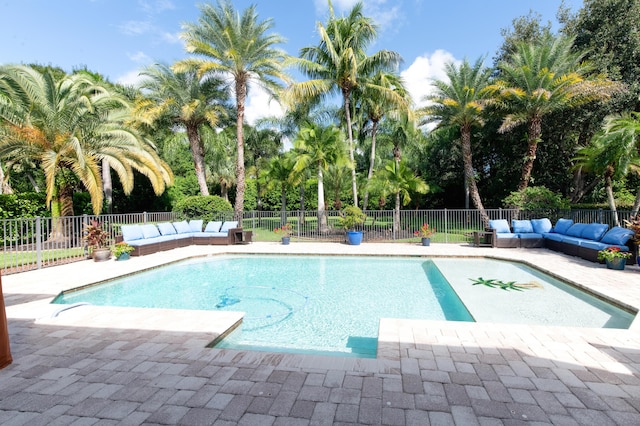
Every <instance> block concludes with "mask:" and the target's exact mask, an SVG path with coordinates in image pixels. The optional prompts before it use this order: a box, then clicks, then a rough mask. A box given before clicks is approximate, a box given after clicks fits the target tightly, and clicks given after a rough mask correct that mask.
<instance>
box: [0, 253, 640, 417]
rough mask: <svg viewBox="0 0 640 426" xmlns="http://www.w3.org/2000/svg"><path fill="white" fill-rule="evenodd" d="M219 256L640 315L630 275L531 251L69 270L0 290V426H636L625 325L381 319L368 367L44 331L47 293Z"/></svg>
mask: <svg viewBox="0 0 640 426" xmlns="http://www.w3.org/2000/svg"><path fill="white" fill-rule="evenodd" d="M231 251H235V252H269V253H274V252H283V253H287V252H290V253H301V252H305V253H349V254H373V253H375V254H381V253H393V254H406V255H457V256H480V255H486V256H492V257H509V258H513V259H520V260H523V261H527V262H530V263H533V264H537V265H544V268H545V269H547V270H548V271H549V272H551V273H554V274H555V275H558V276H561V277H564V278H566V279H569V280H572V281H574V282H576V283H579V284H580V285H582V286H585V287H588V288H590V289H591V290H592V291H594V292H596V293H598V294H601V295H604V296H607V297H610V298H613V299H615V300H618V301H619V302H620V303H621V304H623V305H625V306H628V307H630V308H632V309H637V308H638V306H640V270H639V269H638V267H637V266H633V267H630V268H627V270H625V271H609V270H606V269H605V268H604V266H602V265H598V264H593V263H590V262H586V261H582V260H580V259H576V258H571V257H567V256H563V255H560V254H556V253H552V252H549V251H546V250H544V249H530V250H525V249H491V248H488V249H484V248H472V247H466V246H459V245H437V244H434V245H432V246H431V247H421V246H417V245H411V244H363V245H362V246H359V247H351V246H344V245H340V244H303V243H292V244H291V245H290V246H280V245H277V244H275V243H254V244H251V245H249V246H237V247H189V248H184V249H179V250H173V251H170V252H164V253H158V254H154V255H150V256H145V257H143V258H136V259H132V260H131V261H128V262H118V264H117V265H116V264H115V262H104V263H101V264H95V263H93V262H90V261H86V262H79V263H77V264H71V265H64V266H59V267H54V268H48V269H44V270H40V271H33V272H27V273H21V274H14V275H9V276H5V277H3V287H4V291H5V299H6V303H7V316H8V320H9V332H10V338H11V349H12V354H13V358H14V363H13V364H12V365H10V366H9V367H7V368H5V369H4V370H0V424H2V425H22V424H25V425H30V426H32V425H93V424H100V425H109V424H113V425H139V424H185V425H208V424H216V425H235V424H243V425H316V424H318V425H320V424H345V425H346V424H387V425H405V424H406V425H503V424H504V425H518V424H525V423H526V424H538V425H543V424H554V425H638V424H640V376H639V374H638V368H639V366H640V333H638V330H640V327H639V324H638V321H635V322H634V324H633V325H632V326H631V328H630V329H629V330H611V329H588V328H568V327H543V326H527V325H514V324H480V323H457V322H440V321H416V320H402V319H384V320H382V321H381V326H380V332H379V350H378V358H377V359H359V358H344V357H325V356H317V355H293V354H280V353H267V352H251V351H235V350H223V349H208V348H206V347H205V345H206V343H207V342H209V341H210V340H211V338H212V336H214V335H216V334H217V333H218V332H219V331H218V330H217V329H216V327H218V325H219V324H225V321H226V323H228V322H229V321H230V322H233V321H235V320H236V318H225V319H223V320H220V321H218V320H217V319H216V320H214V319H212V317H209V316H208V314H207V313H203V314H193V315H195V316H194V317H190V316H189V315H191V313H188V312H185V311H178V312H166V311H162V310H160V311H158V312H155V313H154V314H151V315H146V316H144V315H143V316H142V317H138V316H136V315H137V313H138V311H139V310H131V309H129V310H127V309H124V310H118V309H115V310H112V309H111V308H99V307H92V306H83V307H79V308H74V309H71V310H68V311H65V312H63V313H61V314H60V315H59V316H58V317H56V318H51V315H50V314H51V312H52V310H53V308H52V307H51V305H49V304H48V302H49V301H50V300H51V298H52V297H53V296H54V295H55V294H57V293H58V292H59V291H60V290H62V289H65V288H73V287H76V286H78V285H81V284H83V283H87V282H91V281H96V280H101V279H107V278H109V277H113V276H116V275H120V274H123V273H129V272H133V271H135V270H138V269H142V268H146V267H149V266H153V265H157V264H162V263H164V262H167V261H170V260H176V259H178V258H182V257H188V256H192V255H205V254H213V253H220V252H231ZM401 289H402V287H401V286H400V285H399V290H398V291H402V290H401ZM487 303H490V300H489V301H487ZM497 309H499V307H497ZM198 315H201V316H198ZM213 323H215V324H214V325H212V324H213Z"/></svg>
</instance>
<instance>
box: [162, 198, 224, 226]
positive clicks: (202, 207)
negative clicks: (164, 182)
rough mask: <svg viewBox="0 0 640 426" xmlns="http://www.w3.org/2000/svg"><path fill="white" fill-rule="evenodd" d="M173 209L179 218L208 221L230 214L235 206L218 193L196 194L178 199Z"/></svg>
mask: <svg viewBox="0 0 640 426" xmlns="http://www.w3.org/2000/svg"><path fill="white" fill-rule="evenodd" d="M173 211H174V212H175V213H176V216H177V217H178V218H179V219H194V218H200V219H202V220H204V221H207V222H208V221H212V220H219V216H224V217H226V215H230V213H231V212H232V211H233V207H231V204H230V203H229V202H228V201H226V200H225V199H224V198H222V197H220V196H218V195H207V196H202V195H194V196H191V197H185V198H183V199H182V200H180V201H178V202H177V203H176V205H175V206H174V207H173ZM225 214H226V215H225Z"/></svg>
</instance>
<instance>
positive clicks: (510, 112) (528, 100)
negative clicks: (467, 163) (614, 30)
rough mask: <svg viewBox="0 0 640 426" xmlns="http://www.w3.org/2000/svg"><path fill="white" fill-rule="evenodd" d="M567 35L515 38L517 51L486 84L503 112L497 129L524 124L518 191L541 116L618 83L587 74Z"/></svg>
mask: <svg viewBox="0 0 640 426" xmlns="http://www.w3.org/2000/svg"><path fill="white" fill-rule="evenodd" d="M572 46H573V39H572V38H570V37H563V36H557V37H553V36H545V37H543V38H542V40H540V41H537V42H532V43H526V42H521V43H517V50H516V52H515V53H513V54H512V55H511V56H510V57H509V58H508V59H507V60H505V61H502V62H501V63H500V64H499V65H498V69H499V76H498V79H497V80H496V81H495V82H494V83H493V84H491V85H489V86H488V89H489V90H488V92H489V93H491V94H492V95H493V97H492V103H493V104H494V105H496V106H497V107H498V108H499V109H502V110H505V111H507V115H506V116H505V117H504V119H503V120H502V125H501V126H500V128H499V131H500V132H507V131H509V130H511V129H513V128H514V127H516V126H518V125H520V124H524V123H526V124H527V152H526V154H525V156H524V162H523V166H522V174H521V177H520V182H519V184H518V190H519V191H522V190H524V189H526V188H527V186H528V185H529V181H530V179H531V173H532V170H533V164H534V161H535V159H536V152H537V149H538V144H539V143H540V142H541V141H542V138H541V136H542V120H543V118H544V117H545V116H546V115H548V114H549V113H551V112H554V111H559V110H561V109H564V108H571V107H576V106H578V105H582V104H584V103H587V102H591V101H595V100H604V99H608V98H609V97H610V96H611V94H612V93H615V92H616V91H617V90H619V87H620V86H619V85H617V84H615V83H613V82H611V81H609V80H607V79H606V78H604V77H603V76H601V75H589V73H590V72H591V71H592V67H591V66H590V65H589V64H587V63H585V62H582V58H583V56H584V53H583V52H574V51H573V50H572Z"/></svg>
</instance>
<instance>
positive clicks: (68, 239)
mask: <svg viewBox="0 0 640 426" xmlns="http://www.w3.org/2000/svg"><path fill="white" fill-rule="evenodd" d="M365 213H366V215H367V219H366V222H365V223H364V224H363V225H362V230H363V231H364V238H363V241H364V242H408V241H417V239H416V237H414V234H413V233H414V231H416V230H417V229H419V228H420V226H422V224H423V223H428V224H429V225H430V226H431V227H434V228H435V229H436V234H435V235H434V236H433V237H432V241H433V242H438V243H458V244H459V243H465V242H469V241H470V238H471V234H472V233H473V231H479V230H482V229H484V226H485V223H484V222H483V219H482V216H481V215H480V211H478V210H466V209H439V210H402V211H400V214H399V215H398V217H395V212H394V211H391V210H369V211H366V212H365ZM486 213H487V215H488V216H489V218H490V219H507V220H511V219H513V218H516V217H517V218H520V219H530V218H539V217H548V218H550V219H551V221H552V222H555V221H556V220H557V219H559V218H561V217H564V218H569V219H573V221H574V222H583V223H591V222H598V223H606V224H608V225H609V226H614V225H615V224H616V219H615V218H616V215H617V218H618V222H619V223H620V224H623V223H624V220H625V219H629V218H630V217H631V216H632V213H631V212H630V211H618V212H612V211H609V210H566V211H565V210H563V211H560V210H551V209H549V210H537V211H516V210H510V209H490V210H486ZM92 219H97V220H99V221H100V222H101V223H102V224H103V227H104V229H105V230H106V231H107V232H108V233H109V235H110V239H111V241H115V238H116V236H117V235H119V234H120V226H121V225H124V224H133V223H158V222H170V221H176V220H178V217H177V216H176V215H175V214H174V213H172V212H155V213H148V212H143V213H128V214H112V215H100V216H91V215H84V216H70V217H62V218H55V219H54V218H42V217H37V218H23V219H3V220H0V239H1V242H2V256H1V258H0V269H1V270H2V274H3V275H4V274H10V273H16V272H22V271H28V270H32V269H40V268H43V267H47V266H54V265H60V264H64V263H69V262H74V261H79V260H84V259H87V257H88V254H89V251H88V249H87V246H86V243H85V241H84V239H83V230H84V227H85V226H86V225H87V224H88V223H89V222H90V221H91V220H92ZM215 219H222V220H224V219H230V216H229V215H220V216H219V217H218V216H216V217H215ZM285 223H289V224H290V225H291V226H292V229H293V231H292V235H291V237H292V240H293V241H318V242H344V239H345V234H344V230H343V229H342V228H341V227H340V212H339V211H332V210H330V211H326V212H325V214H324V218H322V217H320V218H319V217H318V212H317V211H315V210H314V211H286V212H281V211H268V212H266V211H249V212H245V213H244V215H243V219H242V227H243V228H244V229H245V230H252V231H253V239H254V241H277V240H278V238H279V237H278V236H277V235H276V234H275V233H274V232H273V230H274V229H275V228H277V227H280V226H281V225H283V224H285Z"/></svg>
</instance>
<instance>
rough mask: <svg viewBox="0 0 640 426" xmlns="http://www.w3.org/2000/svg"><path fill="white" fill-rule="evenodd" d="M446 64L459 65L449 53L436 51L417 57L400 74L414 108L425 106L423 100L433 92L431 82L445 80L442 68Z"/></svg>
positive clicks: (445, 76) (440, 50)
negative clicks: (453, 63)
mask: <svg viewBox="0 0 640 426" xmlns="http://www.w3.org/2000/svg"><path fill="white" fill-rule="evenodd" d="M448 62H455V63H459V62H460V61H459V60H457V59H455V58H454V57H453V55H452V54H451V53H449V52H447V51H445V50H442V49H438V50H436V51H435V52H433V53H432V54H430V55H429V54H426V55H424V56H418V57H417V58H416V59H415V60H414V61H413V63H412V64H411V65H409V68H407V69H406V70H404V71H402V72H401V73H400V75H401V76H402V78H403V79H404V81H405V85H406V87H407V90H408V91H409V93H410V94H411V97H412V98H413V101H414V103H415V104H416V107H422V106H425V105H426V104H427V102H425V101H424V100H423V98H424V97H425V96H427V95H430V94H431V93H432V92H433V87H432V85H431V83H432V81H433V80H443V81H446V80H447V75H446V74H445V71H444V66H445V64H446V63H448Z"/></svg>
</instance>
